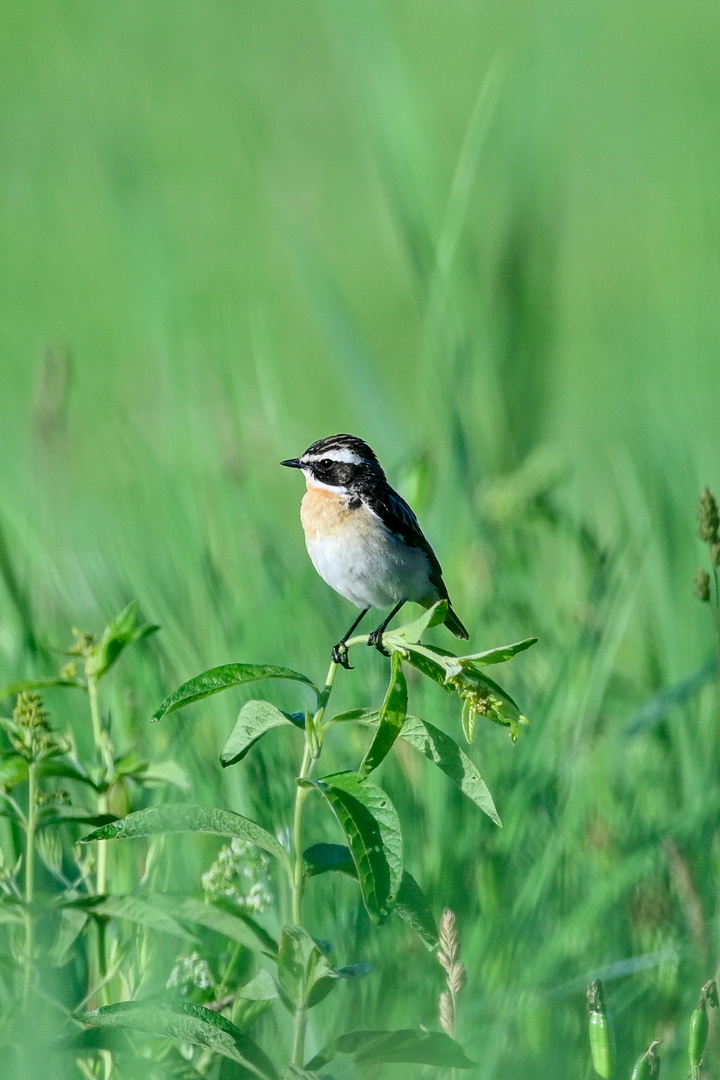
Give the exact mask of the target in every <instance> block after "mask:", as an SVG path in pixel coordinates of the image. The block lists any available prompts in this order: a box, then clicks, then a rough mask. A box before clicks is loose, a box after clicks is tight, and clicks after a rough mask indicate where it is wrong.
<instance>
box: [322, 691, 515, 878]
mask: <svg viewBox="0 0 720 1080" xmlns="http://www.w3.org/2000/svg"><path fill="white" fill-rule="evenodd" d="M481 677H482V678H485V676H481ZM493 685H494V684H493ZM379 719H380V713H379V712H378V710H377V709H351V710H348V712H347V713H341V714H340V715H339V716H338V717H334V718H333V721H334V722H335V721H337V722H338V723H339V722H340V721H355V722H356V723H359V724H366V725H368V726H374V725H375V724H377V723H379ZM400 738H401V739H402V740H403V742H406V743H408V744H409V745H410V746H412V747H413V748H414V749H415V750H417V751H418V752H419V753H421V754H423V755H424V756H425V757H426V758H428V760H429V761H432V763H433V764H434V765H437V767H438V768H439V769H441V770H442V771H443V772H444V773H445V775H446V776H447V777H449V779H450V780H452V782H453V783H454V784H456V785H457V786H458V787H459V788H460V790H461V791H462V792H463V794H464V795H467V797H468V799H472V801H473V802H474V803H475V805H476V806H479V807H480V809H481V810H482V811H483V813H485V814H487V815H488V817H489V818H491V819H492V820H493V821H494V822H495V824H496V825H499V826H500V827H502V821H501V820H500V817H499V815H498V812H497V809H496V807H495V803H494V802H493V798H492V795H491V794H490V791H489V789H488V787H487V785H486V783H485V781H484V780H483V778H482V776H481V775H480V772H479V770H478V768H477V766H476V765H475V763H474V762H473V761H471V760H470V758H469V757H468V756H467V754H466V753H465V752H464V750H462V749H461V748H460V747H459V746H458V744H457V743H456V742H455V740H454V739H453V738H452V737H451V736H450V735H447V734H446V733H445V732H444V731H441V730H440V728H437V727H435V725H434V724H430V723H428V721H427V720H421V719H420V717H419V716H412V715H410V716H407V717H406V719H405V723H404V724H403V728H402V731H401V732H400ZM318 846H322V845H318ZM318 872H321V871H318Z"/></svg>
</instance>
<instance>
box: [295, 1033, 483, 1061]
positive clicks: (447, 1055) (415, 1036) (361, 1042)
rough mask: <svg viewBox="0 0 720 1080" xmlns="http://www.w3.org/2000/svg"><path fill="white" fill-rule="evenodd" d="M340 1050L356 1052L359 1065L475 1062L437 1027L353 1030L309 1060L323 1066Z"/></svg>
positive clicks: (345, 1052) (353, 1053) (347, 1052)
mask: <svg viewBox="0 0 720 1080" xmlns="http://www.w3.org/2000/svg"><path fill="white" fill-rule="evenodd" d="M338 1054H352V1055H353V1058H354V1061H355V1063H356V1064H357V1065H379V1064H382V1063H383V1062H395V1063H397V1064H400V1063H408V1064H416V1065H441V1066H446V1067H447V1068H451V1069H470V1068H472V1067H473V1065H474V1064H475V1062H473V1061H470V1059H469V1058H467V1057H466V1056H465V1052H464V1051H463V1049H462V1047H461V1046H460V1045H459V1044H458V1043H456V1042H455V1040H454V1039H451V1038H450V1036H449V1035H445V1034H441V1033H439V1032H437V1031H423V1030H422V1029H420V1030H417V1031H414V1030H412V1029H408V1030H404V1031H350V1032H348V1033H347V1034H346V1035H340V1036H339V1037H338V1038H337V1039H333V1040H332V1042H330V1043H328V1044H327V1046H325V1047H323V1049H322V1050H321V1051H320V1052H319V1053H318V1054H316V1055H315V1057H314V1058H313V1059H312V1061H309V1062H308V1064H307V1068H308V1069H321V1068H322V1067H323V1066H324V1065H327V1063H328V1062H329V1061H332V1059H333V1058H334V1057H337V1055H338Z"/></svg>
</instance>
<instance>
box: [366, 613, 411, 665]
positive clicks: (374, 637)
mask: <svg viewBox="0 0 720 1080" xmlns="http://www.w3.org/2000/svg"><path fill="white" fill-rule="evenodd" d="M406 603H407V600H401V601H400V603H399V604H396V605H395V607H394V608H393V609H392V611H391V612H390V614H389V615H388V617H387V619H383V621H382V622H381V623H380V625H379V626H378V627H377V629H375V630H373V632H372V633H371V634H368V642H367V643H368V645H372V646H373V648H375V649H377V651H378V652H381V653H382V654H383V656H389V655H390V653H389V652H387V651H386V650H385V649H383V644H382V636H383V634H384V633H385V631H386V629H387V625H388V623H389V622H390V620H391V619H394V618H395V616H396V615H397V613H398V611H399V610H400V608H401V607H402V606H403V604H406Z"/></svg>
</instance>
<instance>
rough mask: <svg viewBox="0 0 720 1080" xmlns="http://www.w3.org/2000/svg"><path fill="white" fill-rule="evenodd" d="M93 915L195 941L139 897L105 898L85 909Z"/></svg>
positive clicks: (153, 905) (165, 914)
mask: <svg viewBox="0 0 720 1080" xmlns="http://www.w3.org/2000/svg"><path fill="white" fill-rule="evenodd" d="M86 910H88V911H92V912H93V913H94V914H95V915H105V916H107V917H108V918H110V919H127V920H128V922H133V923H137V924H138V925H139V926H148V927H150V928H151V929H152V930H160V931H161V932H162V933H164V934H173V935H174V936H175V937H179V938H182V939H183V940H184V941H195V942H196V941H197V938H196V937H195V935H194V934H189V933H188V931H187V930H186V929H185V928H184V927H183V926H181V925H180V923H179V922H178V921H177V919H174V918H173V917H172V915H170V914H168V912H167V911H164V910H163V909H162V908H161V907H158V906H156V905H155V904H153V903H152V901H149V900H145V899H144V898H143V897H141V896H107V897H105V898H104V899H102V900H100V901H99V902H98V903H96V904H93V905H92V906H88V908H87V909H86Z"/></svg>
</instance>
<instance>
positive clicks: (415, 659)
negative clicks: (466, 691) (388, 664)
mask: <svg viewBox="0 0 720 1080" xmlns="http://www.w3.org/2000/svg"><path fill="white" fill-rule="evenodd" d="M383 642H384V643H385V645H386V646H387V647H388V649H390V650H391V651H395V650H397V651H398V652H399V653H400V655H401V656H402V657H403V659H404V660H407V662H408V663H409V664H412V666H413V667H414V668H417V670H418V671H419V672H421V673H422V674H423V675H425V676H426V677H427V678H428V679H432V680H433V682H436V683H437V684H438V686H442V688H443V689H444V690H447V692H448V693H452V687H450V686H448V668H447V658H446V656H444V655H443V653H441V652H440V651H439V650H436V649H430V648H426V647H425V646H423V645H414V644H412V643H411V642H407V641H403V640H402V639H400V638H398V639H397V641H393V640H392V638H388V635H387V634H386V635H385V636H384V637H383ZM457 670H458V671H461V670H462V668H460V667H458V668H457Z"/></svg>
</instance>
